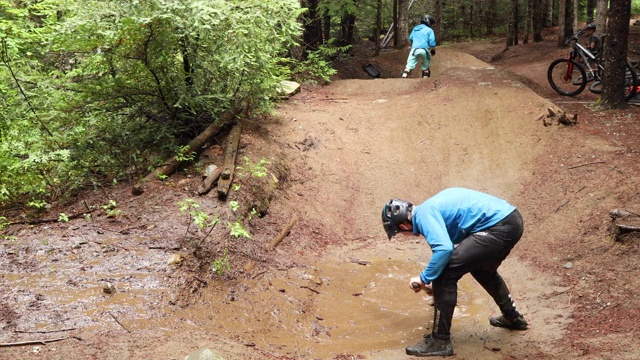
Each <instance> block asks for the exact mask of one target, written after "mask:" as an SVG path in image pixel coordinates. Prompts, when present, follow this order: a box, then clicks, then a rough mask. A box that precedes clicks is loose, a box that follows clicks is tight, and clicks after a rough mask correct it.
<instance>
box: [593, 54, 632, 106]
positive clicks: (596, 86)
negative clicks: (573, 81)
mask: <svg viewBox="0 0 640 360" xmlns="http://www.w3.org/2000/svg"><path fill="white" fill-rule="evenodd" d="M624 68H625V72H624V100H625V101H629V100H630V99H631V98H633V97H634V96H635V95H636V93H637V90H638V75H637V74H636V72H635V71H634V70H633V67H632V66H631V64H629V63H628V62H627V63H626V64H625V66H624ZM589 91H591V92H592V93H594V94H600V93H601V92H602V81H596V82H594V83H593V84H591V86H589Z"/></svg>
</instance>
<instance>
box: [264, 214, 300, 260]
mask: <svg viewBox="0 0 640 360" xmlns="http://www.w3.org/2000/svg"><path fill="white" fill-rule="evenodd" d="M297 221H298V217H297V216H295V215H294V216H293V218H292V219H291V220H290V221H289V224H287V226H286V227H285V228H284V229H282V231H281V232H280V234H278V236H277V237H276V238H275V239H273V240H272V241H271V244H269V251H273V250H274V249H275V248H276V246H278V244H280V243H281V242H282V240H283V239H284V238H285V237H286V236H287V235H289V233H290V232H291V229H293V225H295V224H296V222H297Z"/></svg>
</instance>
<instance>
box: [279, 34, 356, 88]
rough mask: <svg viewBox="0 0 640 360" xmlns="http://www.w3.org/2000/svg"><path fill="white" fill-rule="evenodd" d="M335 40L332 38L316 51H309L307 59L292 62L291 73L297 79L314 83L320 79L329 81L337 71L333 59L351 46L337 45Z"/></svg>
mask: <svg viewBox="0 0 640 360" xmlns="http://www.w3.org/2000/svg"><path fill="white" fill-rule="evenodd" d="M333 40H334V39H330V40H329V41H327V42H326V43H325V44H322V45H320V46H319V47H318V50H316V51H309V52H308V53H307V58H306V59H305V60H302V61H298V62H293V63H292V70H291V73H292V76H293V78H294V79H295V80H296V81H298V82H312V83H315V82H317V80H318V79H322V80H324V81H329V79H330V77H331V75H334V74H336V73H337V71H336V69H334V68H333V67H331V60H332V59H335V58H336V57H337V56H338V55H340V54H345V53H346V52H347V51H349V49H350V48H351V46H350V45H347V46H335V45H333V42H334V41H333Z"/></svg>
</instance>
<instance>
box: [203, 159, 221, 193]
mask: <svg viewBox="0 0 640 360" xmlns="http://www.w3.org/2000/svg"><path fill="white" fill-rule="evenodd" d="M220 174H222V168H219V167H217V166H216V167H215V169H213V171H212V172H211V173H210V174H209V175H207V177H206V178H205V179H204V180H203V181H202V184H200V187H198V195H204V194H206V193H207V192H209V190H211V188H212V187H213V183H214V182H216V180H218V178H219V177H220Z"/></svg>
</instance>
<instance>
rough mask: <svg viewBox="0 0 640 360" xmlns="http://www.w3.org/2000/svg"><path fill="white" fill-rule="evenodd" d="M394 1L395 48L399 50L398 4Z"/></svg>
mask: <svg viewBox="0 0 640 360" xmlns="http://www.w3.org/2000/svg"><path fill="white" fill-rule="evenodd" d="M400 1H401V0H393V47H394V48H396V49H398V2H400Z"/></svg>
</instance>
